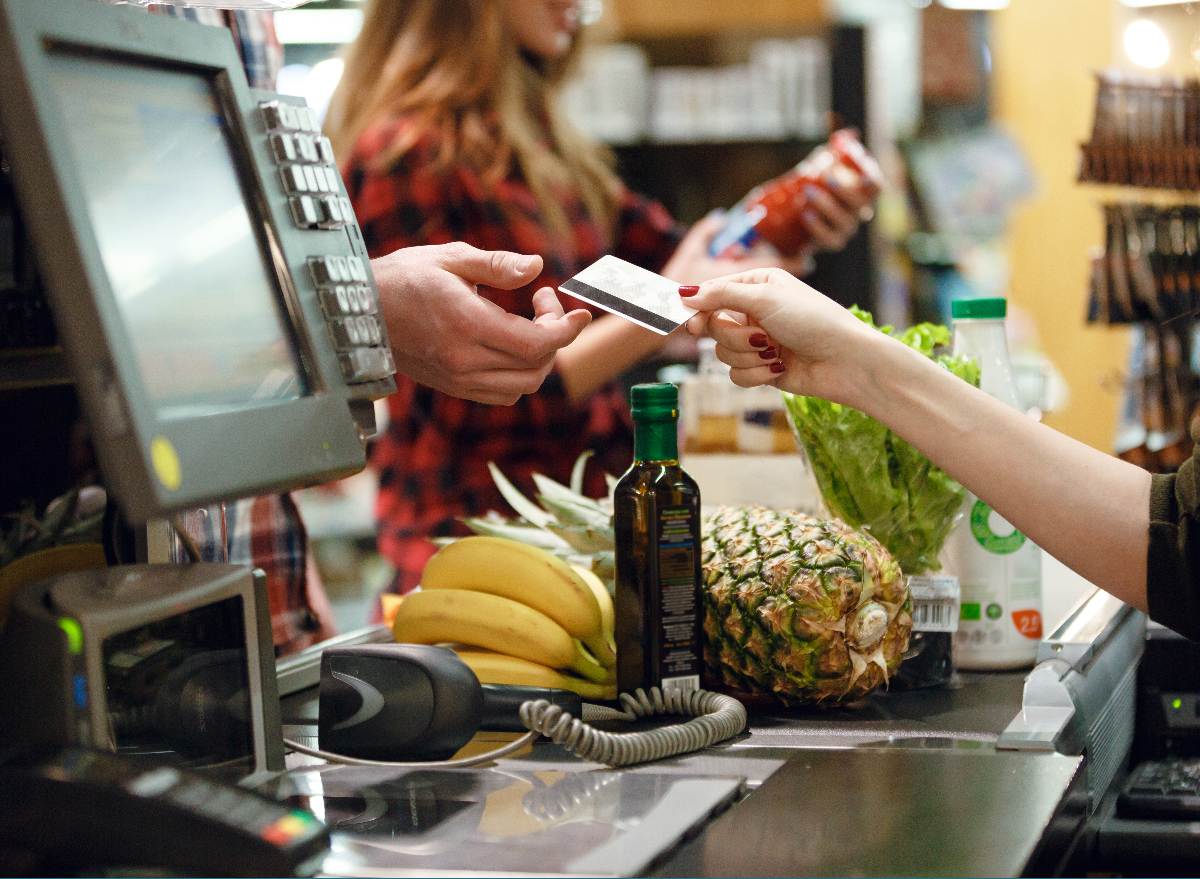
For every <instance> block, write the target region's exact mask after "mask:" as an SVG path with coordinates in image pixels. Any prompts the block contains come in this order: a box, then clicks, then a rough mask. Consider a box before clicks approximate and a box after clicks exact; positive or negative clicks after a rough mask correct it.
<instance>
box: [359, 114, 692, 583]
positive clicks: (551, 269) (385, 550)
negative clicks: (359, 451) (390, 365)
mask: <svg viewBox="0 0 1200 879" xmlns="http://www.w3.org/2000/svg"><path fill="white" fill-rule="evenodd" d="M405 124H406V123H405V122H404V121H398V122H391V123H388V124H385V125H380V126H377V127H375V128H373V129H371V130H369V131H367V132H366V133H365V134H364V135H363V136H362V137H361V138H360V139H359V142H358V144H357V145H356V146H355V149H354V151H353V153H352V155H351V156H350V157H349V161H348V162H347V165H346V167H345V169H344V177H345V179H346V188H347V190H348V191H349V193H350V198H351V200H352V201H353V203H354V210H355V213H356V214H357V216H358V221H359V224H360V225H361V227H362V232H363V236H364V237H365V239H366V242H367V249H368V250H369V251H370V254H371V256H373V257H374V256H381V255H383V254H387V253H391V252H392V251H393V250H396V249H397V248H400V247H408V246H413V245H420V244H445V243H448V242H451V241H465V242H467V243H468V244H472V245H474V246H475V247H479V248H481V249H484V250H508V251H514V252H516V253H536V254H540V255H541V256H542V258H543V260H544V262H545V270H544V271H543V273H542V275H541V276H540V277H538V278H537V279H536V281H535V282H534V283H532V284H529V285H528V286H525V287H522V288H520V289H519V290H511V291H509V290H495V289H492V288H488V287H481V288H480V289H479V292H480V295H483V296H486V297H487V298H488V299H490V300H492V301H493V302H495V303H497V304H498V305H500V306H502V307H503V308H505V309H507V310H508V311H509V312H512V313H514V314H520V315H523V316H525V317H530V318H532V317H533V303H532V297H533V293H534V291H536V290H538V289H540V288H541V287H545V286H551V287H555V288H557V287H558V285H559V284H560V283H561V282H563V281H565V280H566V279H567V278H570V277H571V276H572V275H574V274H576V273H577V272H578V271H579V270H581V269H583V268H584V267H586V266H588V265H590V264H591V263H593V262H595V261H596V260H597V259H599V258H600V257H601V256H603V255H604V254H605V253H606V252H611V253H613V254H615V255H616V256H619V257H620V258H622V259H624V260H627V261H629V262H632V263H636V264H637V265H640V266H643V267H645V268H648V269H651V270H652V271H658V270H660V269H661V268H662V267H663V265H665V264H666V261H667V259H668V258H669V257H670V256H671V254H672V253H673V252H674V251H675V248H676V246H677V245H678V243H679V240H680V238H681V237H682V229H681V228H680V227H679V226H677V225H676V223H675V222H674V221H673V220H672V219H671V217H670V215H669V214H668V213H667V211H666V209H665V208H664V207H663V206H662V205H660V204H658V203H657V202H653V201H650V200H648V199H646V198H643V197H641V196H638V195H635V194H633V193H631V192H628V191H625V192H623V194H622V199H621V205H620V215H619V219H618V221H617V227H616V231H615V233H614V235H613V240H614V242H615V244H614V246H613V247H612V249H611V251H606V249H605V246H604V236H603V234H602V230H601V229H600V228H599V227H598V226H597V225H596V224H595V223H593V222H592V221H591V220H590V219H589V218H588V216H587V213H586V211H585V210H584V207H583V202H582V199H580V198H579V197H577V196H576V197H574V198H572V199H571V200H569V201H567V202H566V203H565V204H564V207H565V208H566V211H567V216H568V218H569V219H570V221H571V225H572V233H573V234H572V235H571V236H570V237H571V240H570V241H569V242H566V243H564V242H562V241H560V240H558V239H559V238H561V237H563V236H557V237H556V236H553V235H552V234H550V233H549V232H548V230H547V226H546V224H545V222H544V221H543V219H542V214H541V211H540V210H539V209H538V206H537V201H536V199H535V198H534V195H533V192H532V190H531V189H530V187H529V185H528V184H527V183H526V182H525V181H524V179H522V177H521V176H520V175H519V174H518V173H517V172H512V173H510V174H509V176H508V177H507V178H506V179H504V180H502V181H500V182H499V183H498V184H495V185H493V186H491V187H490V188H489V186H487V185H485V184H484V182H483V181H482V179H481V177H480V175H479V174H478V173H476V172H475V171H473V170H472V169H471V168H468V167H466V166H464V165H461V164H459V165H454V166H452V167H450V168H448V169H438V168H437V167H436V164H435V156H436V155H437V144H436V143H435V142H433V141H432V140H425V141H421V142H420V143H418V144H417V146H416V147H415V148H414V149H413V150H411V151H409V152H408V153H406V154H405V156H404V157H403V158H402V159H401V160H400V162H399V163H397V165H396V166H394V167H393V168H392V169H391V171H390V172H388V173H379V172H376V171H374V170H372V160H373V159H374V158H375V157H376V156H377V155H379V154H380V153H381V152H382V151H383V150H384V149H386V147H387V146H388V145H389V144H390V143H392V141H393V139H394V138H395V137H396V136H397V135H398V133H399V132H400V131H401V130H402V126H403V125H405ZM559 295H560V297H561V298H562V299H563V306H564V308H566V309H568V310H570V309H572V308H581V307H582V308H589V309H590V310H591V311H592V312H593V314H599V313H601V312H599V310H597V309H594V308H591V306H588V305H587V304H586V303H583V302H580V301H578V300H576V299H574V298H573V297H569V296H565V295H564V294H559ZM393 332H403V329H402V328H396V329H395V330H393ZM397 383H398V385H399V388H398V390H397V392H396V393H395V394H394V395H393V396H392V397H391V398H389V400H388V409H389V413H390V423H389V425H388V429H387V431H386V432H385V434H384V435H383V436H381V437H380V439H379V441H378V442H377V443H376V445H375V447H374V450H373V452H372V455H371V461H372V464H373V465H374V467H375V468H376V470H377V471H378V473H379V497H378V501H377V505H376V515H377V519H378V521H379V550H380V552H381V553H382V554H383V556H384V557H385V558H386V559H388V561H389V562H391V564H392V565H393V566H395V568H396V571H397V576H396V580H395V582H394V583H393V586H392V588H393V589H394V590H396V591H399V592H408V591H410V590H412V589H413V588H415V587H416V586H417V584H418V583H419V582H420V577H421V570H422V568H423V567H424V565H425V562H426V561H427V560H428V559H429V556H430V555H432V554H433V552H434V550H435V547H434V545H433V544H432V543H430V542H429V540H428V539H427V538H429V537H433V536H447V535H463V534H468V533H469V531H468V530H467V529H466V528H465V527H464V526H463V525H462V523H461V522H459V521H458V520H459V519H460V518H461V517H463V516H478V515H482V514H484V513H486V512H487V511H488V510H496V511H499V512H501V513H503V514H505V515H508V516H512V515H515V513H514V511H513V510H512V509H511V508H510V507H509V506H508V504H507V502H506V501H505V500H504V498H503V497H502V496H501V494H500V492H499V491H497V490H496V486H495V483H494V482H493V481H492V477H491V474H490V473H489V472H488V468H487V464H488V462H489V461H494V462H495V463H496V465H497V466H498V467H499V468H500V470H501V471H502V472H503V473H504V474H505V475H506V476H507V477H508V478H509V479H510V480H512V482H513V483H514V484H515V485H516V486H517V487H518V488H519V489H521V490H522V491H523V492H525V493H526V494H527V495H528V496H530V497H532V496H533V495H534V493H535V486H534V483H533V479H532V477H531V474H532V473H534V472H537V473H543V474H545V475H546V476H549V477H550V478H552V479H556V480H558V481H560V482H567V481H568V480H569V479H570V475H571V467H572V465H573V464H574V462H575V459H576V458H577V457H578V456H579V455H580V454H581V453H582V452H583V451H584V450H586V449H592V450H594V451H595V453H596V462H595V463H593V464H590V465H589V467H588V472H587V479H586V482H585V492H586V493H587V494H589V495H590V496H592V497H601V496H603V495H604V494H606V493H607V486H606V484H605V481H604V473H606V472H607V473H612V474H618V475H619V474H621V473H623V472H624V471H625V470H626V469H627V468H628V467H629V464H630V461H631V460H632V459H633V432H632V422H631V420H630V417H629V404H628V402H627V401H626V400H625V395H624V393H623V392H622V390H621V387H620V385H619V384H617V383H613V384H611V385H609V386H608V387H606V388H604V389H603V390H601V391H599V392H597V393H596V394H594V395H592V396H591V397H589V398H588V399H587V400H586V401H584V402H583V403H581V404H579V405H572V404H571V403H570V401H569V400H568V399H567V396H566V393H565V392H564V390H563V386H562V381H561V379H560V378H559V376H558V374H557V372H552V373H551V374H550V376H549V377H548V378H547V379H546V381H545V382H544V383H543V385H542V387H541V388H540V389H539V390H538V391H537V392H536V393H533V394H527V395H525V396H523V397H522V398H521V399H520V400H519V401H518V402H517V403H516V404H515V405H513V406H488V405H484V404H481V403H472V402H469V401H466V400H461V399H458V398H455V397H451V396H449V395H447V394H443V393H440V392H438V391H434V390H432V389H431V388H428V387H425V386H424V385H419V384H417V383H416V382H414V381H412V380H411V379H408V378H407V377H405V376H397Z"/></svg>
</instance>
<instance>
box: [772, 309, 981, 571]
mask: <svg viewBox="0 0 1200 879" xmlns="http://www.w3.org/2000/svg"><path fill="white" fill-rule="evenodd" d="M851 312H852V313H853V314H854V315H855V316H856V317H858V318H859V319H860V320H862V321H864V322H865V323H867V324H869V325H870V326H872V327H874V326H875V322H874V320H873V319H872V317H871V315H870V314H868V313H867V312H865V311H862V310H861V309H859V308H855V307H852V308H851ZM876 329H878V330H879V331H880V332H883V333H887V334H888V335H891V336H893V337H895V338H897V339H899V340H900V341H901V342H904V343H905V344H906V345H909V346H910V347H912V348H915V349H916V350H918V351H920V352H921V353H922V354H924V355H925V356H926V357H932V358H933V359H934V360H935V361H936V362H937V363H939V364H940V365H941V366H943V367H945V368H946V369H949V370H950V371H951V372H953V373H954V374H955V375H957V376H958V377H959V378H961V379H963V380H965V381H968V382H970V383H971V384H974V385H976V386H978V384H979V365H978V364H977V363H976V362H975V361H974V360H972V359H970V358H965V357H959V356H954V355H943V356H936V357H935V356H934V350H935V349H936V348H938V347H940V346H943V345H947V344H948V343H949V341H950V331H949V329H947V328H946V327H944V326H939V325H937V324H929V323H924V324H918V325H917V326H914V327H911V328H909V329H907V330H904V331H903V332H896V331H895V330H894V329H893V328H892V327H889V326H884V327H876ZM783 398H784V403H785V404H786V406H787V412H788V420H789V422H790V423H791V426H792V432H793V433H794V435H795V437H796V441H797V443H798V444H799V446H800V448H801V449H802V450H803V452H804V454H805V455H806V456H807V458H808V462H809V466H810V467H812V471H813V474H814V476H815V477H816V480H817V486H818V487H819V488H820V490H821V495H822V498H823V499H824V501H825V506H826V507H828V509H829V512H830V513H832V514H833V515H834V516H836V517H837V518H839V519H841V520H842V521H844V522H846V524H848V525H850V526H851V527H854V528H862V529H865V530H867V531H869V532H870V533H871V535H872V536H874V537H875V539H876V540H878V541H879V542H880V543H882V544H883V545H884V547H886V548H887V551H888V552H889V553H891V554H892V557H893V558H895V559H896V561H897V562H898V563H899V565H900V569H901V570H902V571H903V572H904V573H905V574H907V575H909V576H913V575H919V574H924V573H926V572H927V571H933V570H937V569H938V568H939V567H940V563H939V562H938V554H939V553H940V552H941V550H942V545H943V544H944V543H945V541H946V538H947V537H948V536H949V534H950V532H951V530H952V529H953V527H954V525H955V523H956V522H957V519H958V516H959V515H960V510H961V508H962V504H963V499H964V497H965V489H964V488H963V487H962V486H961V485H959V484H958V483H957V482H955V481H954V480H953V479H951V478H950V477H949V476H948V475H947V474H946V473H945V471H943V470H941V469H940V468H938V467H935V466H934V465H933V463H932V462H931V461H930V460H929V459H928V458H926V457H925V456H924V455H923V454H921V453H920V452H919V451H917V450H916V449H915V448H913V447H912V446H911V445H909V444H908V442H906V441H905V440H903V439H901V438H900V437H899V436H897V435H896V434H895V433H893V432H892V431H891V430H889V429H888V428H886V427H884V426H883V425H882V424H880V423H879V422H878V421H876V420H875V419H874V418H870V417H869V416H867V415H864V414H863V413H861V412H859V411H858V410H856V409H851V408H850V407H849V406H842V405H840V404H838V403H831V402H829V401H828V400H822V399H819V398H817V397H802V396H797V395H794V394H788V393H785V394H784V395H783Z"/></svg>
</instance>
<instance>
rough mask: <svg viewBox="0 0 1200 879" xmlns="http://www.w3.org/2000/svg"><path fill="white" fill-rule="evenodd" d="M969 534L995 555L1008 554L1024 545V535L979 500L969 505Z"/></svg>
mask: <svg viewBox="0 0 1200 879" xmlns="http://www.w3.org/2000/svg"><path fill="white" fill-rule="evenodd" d="M971 534H972V535H973V536H974V537H975V540H976V541H978V543H979V545H980V546H982V547H983V548H984V549H986V550H987V551H988V552H992V553H995V554H996V555H1008V554H1009V553H1012V552H1016V551H1017V550H1018V549H1020V548H1021V547H1022V546H1024V545H1025V535H1024V534H1022V533H1021V532H1020V531H1018V530H1017V529H1015V528H1013V526H1012V525H1010V524H1009V523H1008V521H1007V520H1006V519H1005V518H1004V517H1003V516H1001V515H1000V514H999V513H995V512H993V511H992V508H991V507H989V506H988V505H987V504H985V503H984V502H983V501H981V500H976V501H975V505H974V506H973V507H971Z"/></svg>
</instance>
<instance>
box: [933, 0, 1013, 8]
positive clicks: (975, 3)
mask: <svg viewBox="0 0 1200 879" xmlns="http://www.w3.org/2000/svg"><path fill="white" fill-rule="evenodd" d="M938 3H940V4H941V5H942V6H945V7H946V8H947V9H1003V8H1004V7H1006V6H1008V0H938Z"/></svg>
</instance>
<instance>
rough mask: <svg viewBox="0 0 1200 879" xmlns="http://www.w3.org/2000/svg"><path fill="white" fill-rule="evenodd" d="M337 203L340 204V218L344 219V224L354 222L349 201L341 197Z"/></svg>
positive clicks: (352, 208)
mask: <svg viewBox="0 0 1200 879" xmlns="http://www.w3.org/2000/svg"><path fill="white" fill-rule="evenodd" d="M339 201H340V202H341V203H342V216H343V217H345V218H346V222H347V223H352V222H354V205H352V204H350V199H348V198H347V197H346V196H344V195H343V196H342V197H341V198H340V199H339Z"/></svg>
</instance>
